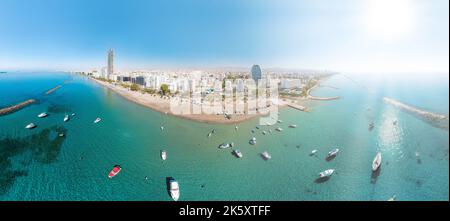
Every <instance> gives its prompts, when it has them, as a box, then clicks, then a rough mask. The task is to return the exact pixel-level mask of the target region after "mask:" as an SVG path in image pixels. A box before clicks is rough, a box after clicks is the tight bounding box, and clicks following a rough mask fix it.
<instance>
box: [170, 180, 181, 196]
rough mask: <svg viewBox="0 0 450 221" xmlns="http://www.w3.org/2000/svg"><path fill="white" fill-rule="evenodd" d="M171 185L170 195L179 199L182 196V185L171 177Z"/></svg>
mask: <svg viewBox="0 0 450 221" xmlns="http://www.w3.org/2000/svg"><path fill="white" fill-rule="evenodd" d="M169 186H170V196H171V197H172V199H173V200H175V201H178V199H179V198H180V187H179V185H178V182H177V181H176V180H175V179H173V178H171V179H170V180H169Z"/></svg>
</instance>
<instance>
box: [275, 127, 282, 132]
mask: <svg viewBox="0 0 450 221" xmlns="http://www.w3.org/2000/svg"><path fill="white" fill-rule="evenodd" d="M275 130H276V131H278V132H281V131H283V128H281V127H279V128H277V129H275Z"/></svg>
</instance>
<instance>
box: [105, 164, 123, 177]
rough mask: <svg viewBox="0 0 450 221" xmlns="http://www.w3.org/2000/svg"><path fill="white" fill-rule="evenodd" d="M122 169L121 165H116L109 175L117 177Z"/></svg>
mask: <svg viewBox="0 0 450 221" xmlns="http://www.w3.org/2000/svg"><path fill="white" fill-rule="evenodd" d="M121 170H122V168H121V167H120V166H119V165H115V166H114V167H113V169H112V170H111V171H110V172H109V174H108V177H109V178H113V177H115V176H116V175H117V174H118V173H119V172H120V171H121Z"/></svg>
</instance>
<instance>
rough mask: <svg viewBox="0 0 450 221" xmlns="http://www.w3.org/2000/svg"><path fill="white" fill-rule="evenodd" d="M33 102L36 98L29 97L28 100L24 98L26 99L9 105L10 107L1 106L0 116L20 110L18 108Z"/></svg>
mask: <svg viewBox="0 0 450 221" xmlns="http://www.w3.org/2000/svg"><path fill="white" fill-rule="evenodd" d="M34 102H36V100H34V99H29V100H26V101H24V102H21V103H19V104H16V105H13V106H10V107H5V108H2V109H0V116H2V115H7V114H10V113H13V112H16V111H18V110H20V109H22V108H24V107H26V106H28V105H30V104H32V103H34Z"/></svg>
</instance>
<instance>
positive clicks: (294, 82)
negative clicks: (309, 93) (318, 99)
mask: <svg viewBox="0 0 450 221" xmlns="http://www.w3.org/2000/svg"><path fill="white" fill-rule="evenodd" d="M280 88H281V89H294V88H296V89H301V88H302V82H301V80H300V79H281V81H280Z"/></svg>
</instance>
